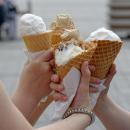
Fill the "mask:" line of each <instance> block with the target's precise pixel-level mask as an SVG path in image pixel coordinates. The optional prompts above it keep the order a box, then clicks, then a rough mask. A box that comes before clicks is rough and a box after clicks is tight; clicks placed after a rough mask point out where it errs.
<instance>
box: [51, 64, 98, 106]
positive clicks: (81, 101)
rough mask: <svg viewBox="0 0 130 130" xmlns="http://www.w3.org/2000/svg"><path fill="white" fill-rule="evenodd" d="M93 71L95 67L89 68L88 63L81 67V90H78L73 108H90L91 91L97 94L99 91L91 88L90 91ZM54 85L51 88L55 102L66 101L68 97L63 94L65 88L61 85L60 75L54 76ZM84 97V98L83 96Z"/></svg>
mask: <svg viewBox="0 0 130 130" xmlns="http://www.w3.org/2000/svg"><path fill="white" fill-rule="evenodd" d="M90 70H91V71H93V70H94V67H93V66H89V65H88V62H84V63H83V64H82V67H81V75H82V76H81V80H80V84H79V88H78V90H77V94H76V96H75V99H74V101H73V103H72V106H77V107H78V106H88V105H89V91H92V92H95V91H97V90H95V89H93V88H91V90H89V82H90V75H91V72H90ZM51 80H52V83H51V84H50V88H51V89H52V90H54V94H53V98H54V100H55V101H57V100H59V101H66V100H67V97H66V95H64V94H62V92H63V90H64V86H63V85H62V84H61V83H60V78H59V77H58V75H53V76H52V78H51ZM81 95H82V96H81Z"/></svg>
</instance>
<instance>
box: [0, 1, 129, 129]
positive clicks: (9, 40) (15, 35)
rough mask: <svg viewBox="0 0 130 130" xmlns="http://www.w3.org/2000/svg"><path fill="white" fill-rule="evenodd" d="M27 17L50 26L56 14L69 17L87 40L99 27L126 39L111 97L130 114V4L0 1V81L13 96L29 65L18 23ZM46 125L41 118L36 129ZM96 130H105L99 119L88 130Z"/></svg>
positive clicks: (43, 118) (118, 60)
mask: <svg viewBox="0 0 130 130" xmlns="http://www.w3.org/2000/svg"><path fill="white" fill-rule="evenodd" d="M3 8H4V9H5V10H4V9H3ZM24 13H33V14H36V15H39V16H41V17H42V18H43V20H44V22H45V23H46V24H47V26H49V24H50V23H51V21H52V20H53V19H54V18H55V17H56V15H57V14H59V13H67V14H70V15H71V16H72V17H73V19H74V21H75V24H76V26H77V28H78V29H79V31H80V34H81V36H82V37H83V38H84V39H86V38H87V37H88V35H89V34H90V33H91V32H92V31H94V30H96V29H98V28H100V27H106V28H108V29H111V30H113V31H114V32H116V33H117V34H118V35H119V36H120V37H121V38H122V39H123V41H124V46H123V48H122V50H121V52H120V54H119V56H118V58H117V59H116V64H117V75H116V76H115V78H114V80H113V82H112V84H111V86H112V87H111V89H110V92H109V94H110V96H111V97H112V98H113V100H115V102H117V103H118V104H119V105H121V106H122V107H123V108H125V109H127V110H129V111H130V102H128V99H129V98H130V88H129V87H130V69H129V66H130V45H129V38H130V0H97V1H96V0H66V1H64V0H53V1H52V0H0V79H1V80H3V81H4V83H5V86H6V88H7V91H8V93H9V94H10V95H11V94H12V93H13V91H14V90H15V88H16V85H17V80H18V77H19V74H20V71H21V68H22V66H23V64H24V63H25V61H26V56H25V54H24V51H23V42H22V40H21V39H20V36H19V31H18V28H19V27H18V26H19V24H18V22H19V19H20V17H21V16H22V15H23V14H24ZM45 122H46V116H45V117H43V116H42V117H41V118H40V120H39V121H38V123H37V124H36V127H39V126H42V125H43V124H45ZM95 129H96V130H105V128H104V127H103V126H102V124H101V123H100V121H99V120H98V119H97V120H96V123H95V124H94V125H92V126H91V127H90V128H88V130H95Z"/></svg>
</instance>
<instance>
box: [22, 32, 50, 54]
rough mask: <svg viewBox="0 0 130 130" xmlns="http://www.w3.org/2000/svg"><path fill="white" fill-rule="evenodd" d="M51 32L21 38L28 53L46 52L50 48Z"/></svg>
mask: <svg viewBox="0 0 130 130" xmlns="http://www.w3.org/2000/svg"><path fill="white" fill-rule="evenodd" d="M51 37H52V31H48V32H44V33H42V34H37V35H29V36H23V40H24V43H25V46H26V48H27V49H28V51H29V52H38V51H42V50H47V49H49V48H50V47H51Z"/></svg>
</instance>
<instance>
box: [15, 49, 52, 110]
mask: <svg viewBox="0 0 130 130" xmlns="http://www.w3.org/2000/svg"><path fill="white" fill-rule="evenodd" d="M52 74H53V52H52V50H48V51H45V52H43V54H41V55H40V56H38V57H36V58H35V59H34V60H32V61H30V62H29V63H27V64H25V66H24V68H23V71H22V73H21V76H20V79H19V84H18V88H17V90H16V92H15V94H14V96H13V101H14V103H15V104H16V106H17V105H18V106H19V107H20V108H21V105H20V103H21V102H22V104H24V105H23V106H24V107H26V106H25V105H26V102H27V103H29V104H28V105H27V106H29V105H30V106H31V105H34V104H35V105H37V103H38V102H39V101H40V99H41V98H42V97H44V96H47V95H48V94H49V93H50V92H51V89H50V87H49V84H50V81H51V75H52ZM24 109H25V108H24ZM27 109H28V108H27Z"/></svg>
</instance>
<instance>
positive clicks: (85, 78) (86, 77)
mask: <svg viewBox="0 0 130 130" xmlns="http://www.w3.org/2000/svg"><path fill="white" fill-rule="evenodd" d="M81 74H82V76H81V83H82V84H84V85H85V86H86V85H89V81H90V75H91V72H90V70H89V65H88V61H86V62H84V63H83V64H82V66H81Z"/></svg>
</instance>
